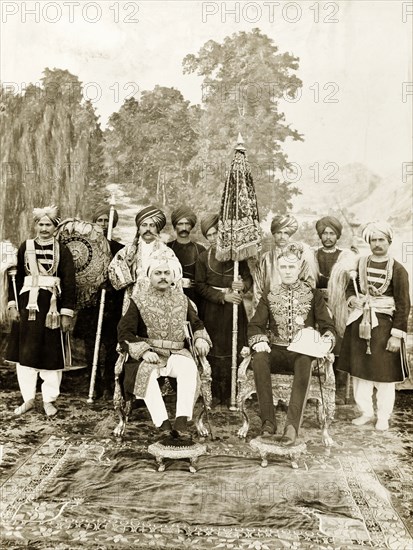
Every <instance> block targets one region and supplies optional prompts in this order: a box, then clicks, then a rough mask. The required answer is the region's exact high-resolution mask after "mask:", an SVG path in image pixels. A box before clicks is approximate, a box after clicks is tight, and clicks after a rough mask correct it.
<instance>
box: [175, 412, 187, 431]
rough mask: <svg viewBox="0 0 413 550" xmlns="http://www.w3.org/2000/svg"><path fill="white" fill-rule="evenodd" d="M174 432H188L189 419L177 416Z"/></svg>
mask: <svg viewBox="0 0 413 550" xmlns="http://www.w3.org/2000/svg"><path fill="white" fill-rule="evenodd" d="M174 431H176V432H180V433H187V432H188V418H187V417H186V416H177V417H176V419H175V422H174Z"/></svg>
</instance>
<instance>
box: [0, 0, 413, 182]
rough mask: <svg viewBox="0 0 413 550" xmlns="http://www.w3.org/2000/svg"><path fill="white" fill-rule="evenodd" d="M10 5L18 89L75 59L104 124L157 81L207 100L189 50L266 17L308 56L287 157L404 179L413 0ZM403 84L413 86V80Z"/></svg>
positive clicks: (7, 22) (72, 65)
mask: <svg viewBox="0 0 413 550" xmlns="http://www.w3.org/2000/svg"><path fill="white" fill-rule="evenodd" d="M1 4H2V24H1V27H2V28H1V31H2V33H1V60H0V69H1V74H0V78H1V80H2V81H3V82H8V83H15V84H13V85H12V86H15V87H16V89H21V88H22V87H23V86H24V84H23V83H28V82H39V80H40V78H41V74H42V71H43V69H44V68H45V67H49V68H55V67H56V68H61V69H67V70H69V71H70V72H72V73H73V74H75V75H77V76H78V77H79V79H80V80H81V81H82V82H83V83H84V84H86V94H87V96H88V97H89V98H90V99H95V98H96V97H97V99H96V100H94V105H95V107H96V110H97V112H98V114H99V115H100V117H101V122H102V125H103V126H105V124H106V122H107V119H108V117H109V115H110V114H111V113H112V112H114V111H116V110H118V109H119V107H120V105H121V104H122V102H123V100H124V99H125V97H126V96H127V95H128V94H133V93H134V92H137V93H139V91H142V90H148V89H152V88H153V87H154V86H155V85H156V84H160V85H163V86H174V87H176V88H178V89H179V90H181V92H182V93H183V95H184V96H185V98H186V99H188V100H190V101H191V103H200V102H201V98H202V89H201V79H200V78H199V77H197V76H195V75H183V74H182V59H183V58H184V57H185V55H186V54H188V53H197V52H198V50H199V49H200V47H201V46H202V45H203V44H204V43H205V42H206V41H208V40H210V39H213V40H216V41H222V40H223V39H224V37H225V36H227V35H230V34H232V33H233V32H237V31H241V30H244V31H249V30H251V29H252V28H255V27H259V28H260V29H261V30H262V32H264V33H266V34H267V35H268V36H270V37H271V38H272V39H273V40H274V42H275V44H276V45H277V46H278V47H279V49H280V51H281V52H283V51H289V52H291V53H293V54H294V55H296V56H298V57H299V58H300V68H299V71H298V76H299V77H300V78H301V79H302V81H303V90H302V96H301V98H300V99H299V100H298V101H296V102H295V103H285V104H284V110H285V113H286V118H287V121H288V122H289V123H290V124H291V125H292V126H293V127H295V128H296V129H297V130H298V131H299V132H300V133H302V134H304V137H305V142H304V143H295V144H294V143H292V144H288V146H287V152H288V154H289V158H290V160H293V161H296V162H298V163H299V164H313V163H314V162H320V163H322V162H336V163H337V164H338V165H344V164H346V163H349V162H361V163H363V164H365V165H367V166H368V167H369V168H370V169H371V170H373V171H374V172H376V173H377V174H379V175H381V176H384V177H386V176H389V175H393V176H396V177H397V176H398V175H399V174H400V178H401V165H402V163H403V162H407V161H410V160H411V149H412V137H411V124H412V123H411V121H412V96H411V95H406V97H404V98H403V82H405V83H408V82H411V80H412V75H411V68H410V67H411V51H412V44H411V42H412V38H411V25H412V15H410V13H411V10H412V8H411V3H408V2H401V1H400V2H399V1H397V0H396V1H394V0H391V1H387V0H381V1H368V0H351V1H349V0H345V1H341V2H316V1H314V2H313V1H298V2H285V1H279V2H246V3H245V2H244V3H242V2H241V3H239V2H238V3H236V2H190V1H187V2H184V1H158V2H152V1H144V2H123V1H120V2H117V1H115V0H109V1H106V2H87V1H82V2H76V1H61V2H53V1H42V2H30V1H26V2H16V1H10V2H8V1H7V0H3V1H2V2H1ZM409 6H410V7H409ZM234 10H235V13H230V12H231V11H234ZM30 11H31V12H33V11H34V13H30ZM409 12H410V13H409ZM36 19H37V21H36ZM236 19H239V20H238V21H237V20H236ZM127 20H129V22H127ZM317 20H318V21H317ZM53 21H55V22H53ZM93 21H94V22H93ZM128 83H129V84H128ZM404 86H405V88H404V89H405V92H406V93H408V92H409V91H410V93H411V91H412V85H411V84H410V85H408V84H405V85H404ZM137 96H138V95H137ZM329 100H330V101H331V100H338V101H332V102H328V101H329ZM246 141H247V138H246Z"/></svg>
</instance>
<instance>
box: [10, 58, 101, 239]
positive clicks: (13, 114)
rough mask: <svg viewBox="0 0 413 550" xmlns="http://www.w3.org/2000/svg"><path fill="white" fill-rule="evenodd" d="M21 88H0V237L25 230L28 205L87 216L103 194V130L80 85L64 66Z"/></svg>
mask: <svg viewBox="0 0 413 550" xmlns="http://www.w3.org/2000/svg"><path fill="white" fill-rule="evenodd" d="M43 74H44V77H43V78H42V79H41V86H40V85H38V84H37V85H33V84H30V85H28V86H27V88H26V90H25V93H24V94H23V93H14V92H13V91H11V90H5V89H3V90H2V97H1V100H2V107H3V109H2V115H1V126H0V155H1V156H0V161H1V178H0V195H1V196H2V198H3V200H2V202H1V205H0V239H10V240H11V241H12V242H13V243H15V244H17V243H19V242H20V241H22V240H23V239H24V238H27V235H28V234H30V227H31V216H30V213H31V211H32V209H33V208H34V207H36V206H39V205H43V204H51V203H55V204H57V205H59V206H60V208H61V212H62V215H63V216H64V217H69V216H70V217H72V216H78V217H81V218H82V217H86V216H87V215H88V214H89V211H90V209H93V207H94V205H96V204H97V203H98V202H100V201H101V200H102V198H103V196H104V195H105V183H106V181H105V180H106V175H105V171H104V165H103V161H104V158H103V148H102V143H103V138H102V131H101V129H100V125H99V122H98V117H97V116H96V114H95V111H94V108H93V106H92V105H91V103H90V102H88V101H86V102H84V101H83V97H82V84H81V82H80V81H79V80H78V78H77V77H76V76H74V75H72V74H71V73H69V72H68V71H65V70H60V69H54V70H50V69H47V68H46V69H45V70H44V72H43Z"/></svg>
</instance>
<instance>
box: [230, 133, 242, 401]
mask: <svg viewBox="0 0 413 550" xmlns="http://www.w3.org/2000/svg"><path fill="white" fill-rule="evenodd" d="M235 150H236V151H237V150H244V151H245V149H244V142H243V139H242V136H241V134H240V133H239V134H238V143H237V145H236V148H235ZM236 182H237V189H236V196H237V197H238V192H239V175H238V174H237V178H236ZM235 208H236V214H235V219H238V214H239V205H238V201H237V202H236V206H235ZM238 279H239V261H238V260H234V282H236V281H238ZM237 359H238V304H234V305H233V307H232V356H231V361H232V362H231V401H230V406H229V410H230V411H236V410H237V401H236V396H237V366H238V364H237Z"/></svg>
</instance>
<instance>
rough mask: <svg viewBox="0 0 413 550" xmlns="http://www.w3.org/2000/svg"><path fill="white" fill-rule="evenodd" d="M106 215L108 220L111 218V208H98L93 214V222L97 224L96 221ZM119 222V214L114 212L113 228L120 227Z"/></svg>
mask: <svg viewBox="0 0 413 550" xmlns="http://www.w3.org/2000/svg"><path fill="white" fill-rule="evenodd" d="M105 214H106V216H107V217H108V218H109V217H110V207H109V206H106V205H102V206H99V208H96V210H95V212H94V214H93V217H92V222H93V223H96V220H97V219H98V218H100V216H104V215H105ZM118 221H119V215H118V212H117V210H114V211H113V226H112V227H116V226H117V225H118Z"/></svg>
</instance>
